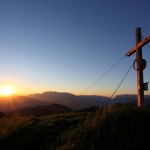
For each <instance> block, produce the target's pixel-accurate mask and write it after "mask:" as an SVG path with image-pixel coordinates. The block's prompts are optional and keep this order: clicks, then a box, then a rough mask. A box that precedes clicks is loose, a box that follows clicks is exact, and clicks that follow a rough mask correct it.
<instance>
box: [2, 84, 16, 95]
mask: <svg viewBox="0 0 150 150" xmlns="http://www.w3.org/2000/svg"><path fill="white" fill-rule="evenodd" d="M13 93H14V90H13V88H12V87H11V86H8V85H4V86H2V87H1V88H0V95H2V96H9V95H11V94H13Z"/></svg>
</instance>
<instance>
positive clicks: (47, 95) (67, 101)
mask: <svg viewBox="0 0 150 150" xmlns="http://www.w3.org/2000/svg"><path fill="white" fill-rule="evenodd" d="M28 97H31V98H34V99H38V100H43V101H45V102H47V103H51V104H53V103H57V104H61V105H65V106H67V107H68V108H71V109H72V110H77V109H83V108H86V107H91V106H99V107H103V106H104V104H105V103H106V102H107V101H108V97H103V96H96V95H87V96H85V95H82V96H76V95H73V94H70V93H59V92H51V91H48V92H44V93H41V94H39V93H36V94H30V95H28Z"/></svg>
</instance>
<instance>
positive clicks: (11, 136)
mask: <svg viewBox="0 0 150 150" xmlns="http://www.w3.org/2000/svg"><path fill="white" fill-rule="evenodd" d="M149 141H150V109H149V108H143V109H138V108H136V107H113V108H108V109H105V110H104V111H99V112H97V113H66V114H59V115H51V116H45V117H44V116H43V117H12V118H3V119H1V120H0V149H1V150H3V149H15V150H25V149H36V150H99V149H102V150H105V149H111V150H126V149H131V148H132V149H145V147H146V146H148V149H149V148H150V146H149Z"/></svg>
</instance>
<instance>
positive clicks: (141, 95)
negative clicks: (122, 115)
mask: <svg viewBox="0 0 150 150" xmlns="http://www.w3.org/2000/svg"><path fill="white" fill-rule="evenodd" d="M140 42H141V28H137V29H136V48H137V49H136V60H137V61H136V65H137V68H138V69H137V105H138V106H139V107H142V106H143V105H144V87H143V86H144V83H143V69H142V67H141V65H142V59H143V58H142V47H138V44H139V43H140Z"/></svg>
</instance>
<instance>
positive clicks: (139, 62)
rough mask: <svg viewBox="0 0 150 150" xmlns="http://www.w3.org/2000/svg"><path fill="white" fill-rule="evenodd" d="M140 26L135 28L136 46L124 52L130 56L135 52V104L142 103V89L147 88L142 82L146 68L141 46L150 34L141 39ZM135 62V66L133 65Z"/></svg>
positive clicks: (146, 84) (140, 105) (140, 104)
mask: <svg viewBox="0 0 150 150" xmlns="http://www.w3.org/2000/svg"><path fill="white" fill-rule="evenodd" d="M141 37H142V35H141V28H139V27H138V28H136V46H135V47H133V48H132V49H131V50H130V51H128V52H127V53H126V56H128V57H129V56H131V55H132V54H134V53H136V60H135V61H134V63H133V67H134V69H135V70H136V71H137V105H138V106H139V107H142V106H143V105H144V91H147V90H148V83H149V82H146V83H143V81H144V79H143V70H144V69H145V68H146V60H145V59H143V58H142V47H143V46H144V45H146V44H147V43H148V42H150V35H148V36H147V37H146V38H144V39H143V40H141ZM135 64H136V67H135Z"/></svg>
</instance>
